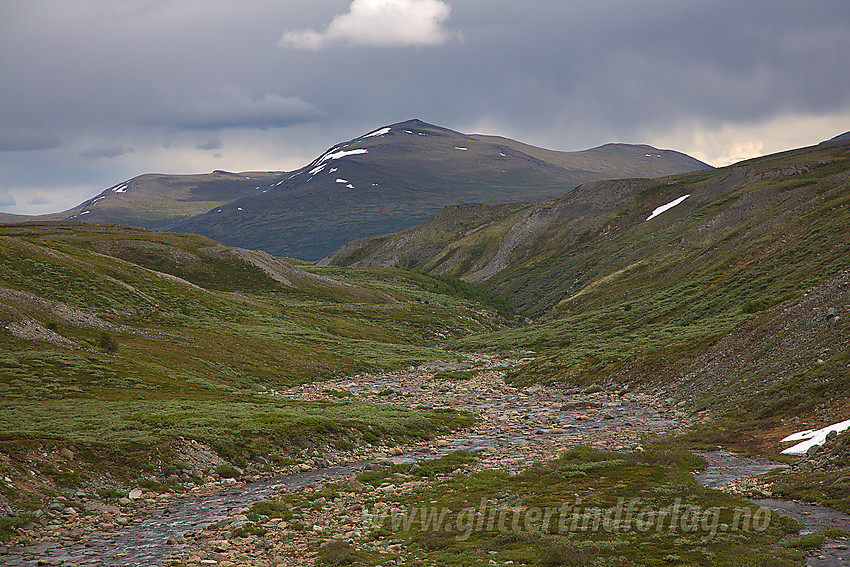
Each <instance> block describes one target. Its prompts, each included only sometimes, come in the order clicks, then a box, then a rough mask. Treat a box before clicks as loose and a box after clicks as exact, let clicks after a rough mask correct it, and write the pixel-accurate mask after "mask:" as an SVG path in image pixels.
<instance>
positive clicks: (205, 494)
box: [0, 357, 850, 567]
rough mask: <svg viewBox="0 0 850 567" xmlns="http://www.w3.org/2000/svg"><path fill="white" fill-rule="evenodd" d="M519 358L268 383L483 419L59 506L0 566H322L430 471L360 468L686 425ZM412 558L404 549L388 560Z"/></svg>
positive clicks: (730, 473)
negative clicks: (324, 553) (304, 505)
mask: <svg viewBox="0 0 850 567" xmlns="http://www.w3.org/2000/svg"><path fill="white" fill-rule="evenodd" d="M518 362H519V361H516V360H496V359H490V358H487V357H479V358H477V359H475V361H474V369H476V370H478V372H477V373H474V374H471V375H470V377H468V378H465V379H448V380H446V379H435V378H434V374H435V373H437V372H440V371H441V370H450V371H451V370H458V369H461V370H463V369H468V368H464V367H459V366H458V365H457V364H454V363H430V364H425V365H422V366H420V367H417V368H411V369H408V370H406V371H403V372H395V373H390V374H384V375H375V376H373V375H363V376H356V377H346V378H343V379H338V380H333V381H330V382H322V383H319V384H311V385H305V386H299V387H296V388H292V389H290V390H285V391H278V392H270V395H277V396H284V397H288V398H292V399H299V400H318V399H330V400H335V399H337V398H335V397H334V396H333V395H332V394H331V393H330V392H337V393H338V392H351V393H352V394H353V395H356V396H358V398H359V399H366V400H370V401H375V402H380V403H390V404H396V405H402V406H410V407H417V406H422V405H428V406H433V407H435V408H440V407H451V408H454V409H461V410H467V411H470V412H473V413H475V414H476V415H477V416H478V417H479V418H480V419H479V421H478V422H477V424H476V425H475V426H473V427H472V428H470V429H468V430H464V431H459V432H456V433H455V434H453V435H450V436H445V437H442V438H438V439H434V440H431V441H429V442H426V443H421V444H417V445H410V446H404V447H393V448H391V449H385V450H378V451H374V452H372V453H371V454H369V455H349V456H347V457H338V458H332V459H321V460H318V461H317V460H313V461H312V464H307V465H302V466H301V467H300V469H299V470H297V471H293V472H292V473H291V474H286V475H283V476H278V477H276V478H271V479H261V480H254V481H253V482H236V481H234V480H232V479H217V480H211V481H209V482H207V483H206V484H204V485H201V486H196V487H194V488H193V489H191V490H189V491H187V492H185V493H181V494H161V495H156V494H152V493H142V494H139V493H137V494H135V495H134V496H136V498H134V499H132V500H127V499H125V500H124V501H123V503H122V504H121V505H104V504H102V503H97V502H92V503H91V504H90V505H89V503H87V506H86V509H87V510H89V511H91V512H93V513H89V514H86V515H77V514H75V513H63V514H61V515H60V516H58V517H57V518H56V519H54V520H53V521H51V522H50V523H47V524H46V525H44V524H42V525H39V524H33V525H30V526H27V527H28V530H25V531H24V535H23V537H22V538H20V539H19V540H18V541H17V542H16V543H15V544H14V545H12V546H9V547H6V548H0V565H17V566H26V567H30V566H37V565H64V566H74V565H77V566H80V565H93V566H99V565H102V566H125V565H133V566H139V567H142V566H150V567H153V566H159V565H178V564H186V565H195V566H198V565H219V566H220V567H236V566H242V565H244V566H248V565H250V566H273V565H274V566H278V565H312V564H314V562H315V547H316V546H315V544H316V543H317V542H319V541H321V540H322V539H323V538H327V537H335V538H338V539H343V540H348V539H353V538H356V537H359V535H360V531H359V530H360V528H361V523H362V519H361V516H360V514H361V512H360V510H361V508H362V506H361V503H362V501H363V499H364V498H366V497H368V496H369V493H370V492H373V491H380V490H414V489H415V488H416V487H417V486H419V485H421V484H422V483H425V482H428V481H427V480H411V481H410V482H407V483H405V484H402V485H399V486H397V487H390V488H387V487H378V488H374V487H371V486H369V485H362V484H360V483H358V482H357V481H356V480H354V476H355V475H356V474H357V473H359V472H362V471H363V470H364V469H367V468H376V467H377V468H379V467H382V466H386V465H388V464H391V463H396V464H400V463H410V462H418V461H423V460H429V459H434V458H437V457H440V456H441V455H444V454H447V453H449V452H453V451H457V450H466V451H474V452H476V453H478V454H479V456H480V458H479V459H478V461H477V463H476V464H475V465H474V469H475V470H480V469H502V470H507V471H517V470H519V469H522V468H524V467H525V466H527V465H529V464H531V463H533V462H535V461H540V460H545V459H551V458H554V457H556V456H557V455H559V454H560V453H561V452H563V450H566V449H569V448H571V447H574V446H577V445H588V446H592V447H595V448H599V449H607V450H618V451H634V450H637V449H638V448H639V443H640V438H641V435H643V434H645V433H647V432H668V433H670V432H676V431H682V430H684V429H686V428H687V427H688V425H689V423H688V419H687V416H686V414H685V413H683V412H682V411H680V410H679V409H677V408H676V406H675V405H674V400H668V399H661V398H659V397H656V396H654V395H652V394H651V393H637V392H630V391H628V390H625V389H623V390H617V391H612V390H599V391H593V390H585V391H577V390H566V391H565V390H563V389H561V388H556V387H547V386H539V385H538V386H533V387H530V388H523V389H516V388H512V387H509V386H507V385H506V384H505V383H504V380H503V377H504V373H505V370H506V369H507V368H509V367H510V366H511V365H514V364H517V363H518ZM705 456H706V458H707V459H708V462H709V467H708V469H707V470H706V471H704V472H703V473H702V474H701V475H699V477H698V480H699V481H700V482H701V483H702V484H703V485H704V486H709V487H714V488H724V487H725V488H726V489H731V490H734V489H735V486H736V485H735V482H740V481H741V479H745V478H746V477H750V476H753V475H756V474H760V473H762V472H766V471H767V470H769V469H770V468H773V467H774V466H775V465H774V464H771V463H766V462H761V461H753V460H750V459H744V458H740V457H736V456H734V455H732V454H728V453H723V452H713V453H706V454H705ZM328 479H337V480H338V479H348V482H349V484H348V486H350V488H351V490H350V491H344V492H341V493H340V495H339V497H338V498H336V499H334V500H333V501H332V502H320V504H321V506H320V507H319V508H318V509H316V508H315V507H314V508H312V509H310V510H305V511H304V514H303V515H302V516H301V517H300V518H299V520H300V522H299V523H300V524H301V526H300V529H293V526H291V525H289V524H288V522H286V521H282V520H281V519H279V518H277V519H271V520H269V521H268V522H266V523H265V524H263V526H262V528H263V530H264V531H265V532H266V533H265V534H264V535H263V536H257V535H250V534H246V535H245V536H244V537H235V538H234V537H229V536H230V533H231V530H232V529H233V528H234V527H239V526H242V525H244V524H245V523H246V522H247V518H246V516H245V512H246V510H247V509H248V508H249V507H250V506H251V505H253V504H254V503H256V502H258V501H261V500H263V499H267V498H270V497H272V496H274V495H279V494H280V493H284V492H292V491H298V490H302V489H305V488H310V487H313V488H315V487H317V486H320V485H321V484H322V483H323V482H324V481H326V480H328ZM755 502H756V503H758V504H759V505H761V506H764V507H767V508H771V509H774V510H777V511H780V512H781V513H787V514H788V515H791V516H793V517H795V518H796V519H798V520H800V521H802V522H803V523H804V524H805V525H806V529H807V530H815V529H820V528H821V527H824V526H828V527H841V528H844V529H850V516H847V515H846V514H841V513H840V512H836V511H834V510H830V509H827V508H822V507H818V506H811V505H806V504H799V503H794V502H787V501H782V500H777V499H774V498H764V499H758V500H755ZM305 525H306V526H308V527H307V529H305V528H304V526H305ZM371 545H373V546H374V547H375V549H376V550H379V551H384V552H392V551H402V550H401V548H400V542H398V541H395V540H392V539H388V540H385V541H379V542H373V543H372V544H371ZM842 547H843V549H842ZM403 562H404V560H403V555H402V557H399V558H397V559H394V560H392V561H391V562H388V563H389V564H403ZM807 564H808V565H813V566H818V567H832V566H840V565H847V564H850V555H848V551H847V550H846V546H843V545H841V544H830V545H828V546H827V548H825V549H823V550H822V552H821V553H820V554H819V555H817V556H812V557H810V558H809V560H808V563H807Z"/></svg>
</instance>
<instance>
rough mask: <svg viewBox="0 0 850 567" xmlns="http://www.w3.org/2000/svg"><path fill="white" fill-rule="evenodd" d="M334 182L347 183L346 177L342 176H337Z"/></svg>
mask: <svg viewBox="0 0 850 567" xmlns="http://www.w3.org/2000/svg"><path fill="white" fill-rule="evenodd" d="M336 182H337V183H348V179H343V178H342V177H337V178H336Z"/></svg>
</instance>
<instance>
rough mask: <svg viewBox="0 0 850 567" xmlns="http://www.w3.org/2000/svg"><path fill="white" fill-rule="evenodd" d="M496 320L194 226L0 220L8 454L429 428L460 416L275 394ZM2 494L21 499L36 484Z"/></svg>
mask: <svg viewBox="0 0 850 567" xmlns="http://www.w3.org/2000/svg"><path fill="white" fill-rule="evenodd" d="M337 278H341V279H337ZM496 326H497V323H496V321H495V314H494V313H492V312H490V311H489V310H486V309H483V308H481V307H479V306H477V305H476V304H473V303H471V302H470V301H469V300H467V299H463V298H462V297H461V296H460V295H457V294H452V290H451V289H450V288H445V287H440V285H439V282H438V281H437V280H434V279H432V278H429V277H427V276H422V275H417V274H412V275H411V274H408V273H405V272H400V271H396V270H377V271H376V270H373V271H368V272H364V271H353V270H343V269H339V268H316V267H312V268H311V272H310V273H308V272H305V271H304V270H302V269H300V268H299V267H297V266H294V265H291V264H288V263H284V262H282V261H279V260H277V259H274V258H271V257H268V256H267V255H266V256H263V255H258V254H257V253H253V252H248V251H241V250H235V249H229V248H226V247H223V246H221V245H220V244H218V243H216V242H214V241H211V240H208V239H206V238H204V237H200V236H196V235H179V234H168V233H155V232H150V231H145V230H141V229H132V228H126V227H115V226H100V225H81V224H74V223H53V224H25V225H9V226H5V227H2V229H0V349H2V351H1V352H0V431H2V432H3V433H2V434H0V466H2V467H3V470H4V471H5V472H6V474H7V475H9V476H11V477H14V478H15V479H18V477H19V476H20V475H23V477H22V478H24V479H26V478H27V477H26V474H27V469H26V468H25V467H26V466H27V465H26V464H25V461H26V460H27V459H29V458H31V457H32V454H31V453H32V451H34V450H35V449H36V448H37V447H40V446H52V447H63V446H64V447H67V446H69V444H70V445H71V446H73V447H74V449H73V450H74V451H75V452H77V453H78V454H79V455H82V457H81V458H80V459H79V460H78V462H77V465H78V466H79V467H83V468H85V466H91V467H94V468H95V469H96V468H97V467H99V466H104V467H108V468H109V470H111V471H112V472H113V474H114V475H118V476H122V475H128V474H131V472H132V471H135V474H151V473H152V474H163V469H162V467H161V466H160V465H161V464H162V463H163V462H167V461H168V460H169V459H170V458H172V457H170V456H169V455H170V454H171V450H172V449H171V447H172V445H171V444H172V443H173V442H174V440H175V439H176V438H177V437H178V436H180V435H184V436H187V437H190V438H192V439H196V440H199V441H201V442H204V443H207V444H209V445H210V446H211V447H212V448H213V449H214V450H215V451H216V452H217V453H218V454H219V455H222V456H225V457H227V458H229V459H232V460H233V462H237V463H244V462H246V461H250V460H251V458H252V457H253V456H254V455H264V456H265V458H271V457H272V456H275V455H276V456H277V457H276V458H278V459H285V458H290V457H292V456H294V455H297V452H298V451H301V450H303V449H310V448H313V447H316V446H319V445H322V446H329V447H330V446H334V445H337V446H338V447H340V448H345V447H351V446H353V445H352V442H356V441H358V440H359V439H360V437H361V436H363V435H365V434H367V433H368V434H369V435H368V436H369V438H371V439H375V438H393V439H396V440H400V439H403V438H420V437H432V436H434V435H436V434H439V433H440V432H441V431H445V430H446V429H447V428H451V427H456V426H457V425H458V424H461V423H466V422H467V421H468V418H467V417H464V416H463V415H461V414H457V413H454V412H438V411H433V410H427V409H423V410H421V411H413V410H403V409H399V408H393V407H390V406H381V407H374V406H372V405H370V404H367V403H363V402H346V403H340V404H328V403H317V404H309V403H300V402H291V401H287V400H284V399H281V398H279V397H275V396H273V395H271V393H272V392H273V391H274V390H275V389H276V388H280V387H283V386H287V385H292V384H295V383H300V382H305V381H312V380H321V379H322V378H324V377H329V376H334V375H339V374H342V373H356V372H359V371H380V370H383V369H387V370H388V369H395V368H398V367H404V366H407V365H411V364H415V363H417V362H421V361H424V360H433V359H439V358H446V357H449V356H450V355H448V354H446V353H445V352H444V351H441V350H438V349H436V348H434V347H436V346H437V345H438V344H440V343H444V342H445V341H446V340H447V339H450V338H457V337H460V336H465V335H467V334H469V333H470V332H481V331H485V330H492V329H494V328H496ZM426 345H432V346H426ZM152 454H154V455H158V457H157V458H158V459H159V461H157V460H156V459H154V458H152V457H151V455H152ZM246 455H247V457H246ZM80 460H81V461H82V462H80ZM84 462H87V463H88V465H84V464H83V463H84ZM157 463H159V464H157ZM45 466H46V465H45ZM51 466H53V465H51ZM19 469H20V470H19ZM54 469H55V467H54ZM54 469H51V470H54ZM113 469H114V470H113ZM54 472H55V471H54ZM18 473H20V475H19V474H18ZM51 474H52V473H51ZM57 474H58V473H57ZM45 475H46V476H45ZM45 475H39V477H38V478H39V479H41V480H44V482H45V483H47V484H46V485H49V484H50V482H48V481H49V480H50V479H51V478H53V477H51V476H50V475H49V474H47V473H45ZM53 476H54V477H55V475H53ZM60 476H61V475H60ZM85 476H86V475H83V476H80V475H78V476H76V477H73V475H72V477H68V478H64V477H62V478H64V480H62V482H66V481H67V483H70V485H73V484H74V483H75V482H80V481H81V479H83V478H84V477H85ZM92 476H94V475H92ZM75 479H76V480H75ZM54 480H55V478H54ZM60 480H61V479H60ZM16 482H17V480H16ZM60 484H61V483H60ZM33 490H34V491H35V493H38V490H40V489H36V488H34V489H33ZM4 498H5V499H6V501H10V502H12V503H14V502H15V501H16V498H17V499H18V500H17V501H18V502H19V503H21V502H25V501H27V498H28V496H27V495H26V494H24V493H23V492H18V493H15V494H5V493H4Z"/></svg>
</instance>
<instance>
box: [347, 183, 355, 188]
mask: <svg viewBox="0 0 850 567" xmlns="http://www.w3.org/2000/svg"><path fill="white" fill-rule="evenodd" d="M346 187H348V188H349V189H354V185H352V184H351V183H349V184H348V185H346Z"/></svg>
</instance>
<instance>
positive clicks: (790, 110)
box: [0, 0, 850, 213]
mask: <svg viewBox="0 0 850 567" xmlns="http://www.w3.org/2000/svg"><path fill="white" fill-rule="evenodd" d="M408 118H421V119H422V120H425V121H426V122H430V123H433V124H437V125H440V126H445V127H448V128H452V129H454V130H459V131H461V132H467V133H472V132H477V133H486V134H498V135H503V136H508V137H511V138H514V139H518V140H521V141H524V142H527V143H531V144H535V145H539V146H543V147H547V148H551V149H558V150H580V149H586V148H590V147H593V146H597V145H601V144H604V143H607V142H630V143H648V144H651V145H654V146H656V147H660V148H665V149H666V148H669V149H676V150H680V151H684V152H686V153H689V154H691V155H693V156H695V157H697V158H699V159H702V160H704V161H707V162H708V163H711V164H713V165H724V164H727V163H730V162H732V161H736V160H739V159H743V158H748V157H753V156H756V155H760V154H767V153H771V152H775V151H780V150H784V149H789V148H793V147H800V146H806V145H811V144H816V143H818V142H820V141H822V140H824V139H827V138H831V137H832V136H835V135H837V134H840V133H842V132H845V131H848V130H850V7H848V2H847V0H806V1H802V0H746V1H741V0H728V1H727V0H521V1H517V0H239V1H227V2H223V1H222V2H215V1H211V0H121V1H120V2H119V1H115V0H0V211H7V212H16V213H46V212H53V211H58V210H64V209H66V208H69V207H71V206H74V205H76V204H78V203H80V202H81V201H83V200H84V199H86V198H88V197H91V196H93V195H95V194H96V193H99V192H100V191H101V190H103V189H105V188H107V187H109V186H111V185H113V184H115V183H118V182H120V181H123V180H125V179H129V178H131V177H134V176H136V175H139V174H142V173H148V172H165V173H200V172H208V171H212V170H213V169H225V170H229V171H246V170H292V169H296V168H298V167H300V166H302V165H305V164H306V163H308V162H309V161H310V160H312V159H313V158H314V157H316V156H317V155H318V154H320V153H321V152H322V151H324V150H325V149H327V148H328V147H330V146H331V145H333V144H335V143H336V142H338V141H341V140H347V139H351V138H354V137H357V136H359V135H360V134H363V133H366V132H368V131H370V130H373V129H375V128H377V127H379V126H383V125H385V124H390V123H393V122H399V121H402V120H406V119H408Z"/></svg>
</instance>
